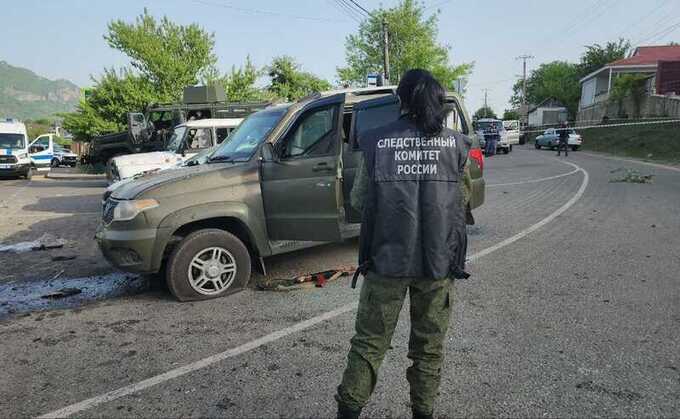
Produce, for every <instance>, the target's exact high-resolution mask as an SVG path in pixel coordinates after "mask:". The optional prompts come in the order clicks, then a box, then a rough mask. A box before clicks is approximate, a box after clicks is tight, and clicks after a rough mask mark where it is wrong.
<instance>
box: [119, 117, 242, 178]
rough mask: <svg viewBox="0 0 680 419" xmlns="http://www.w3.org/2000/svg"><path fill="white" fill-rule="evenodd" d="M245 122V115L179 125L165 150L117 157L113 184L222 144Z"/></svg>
mask: <svg viewBox="0 0 680 419" xmlns="http://www.w3.org/2000/svg"><path fill="white" fill-rule="evenodd" d="M241 121H243V118H219V119H218V118H215V119H200V120H196V121H188V122H185V123H183V124H180V125H177V126H176V127H175V130H174V132H173V134H172V136H171V137H170V139H169V140H168V143H167V145H166V147H165V151H152V152H149V153H137V154H127V155H124V156H118V157H114V158H112V159H111V160H110V161H109V164H108V165H107V167H106V177H107V179H108V180H109V183H116V182H119V181H121V180H124V179H129V178H131V177H133V176H135V175H138V174H141V173H146V172H151V171H156V170H162V169H166V168H169V167H173V166H176V165H178V164H179V163H181V162H183V161H186V160H188V159H190V158H191V157H193V156H195V155H196V154H198V153H199V152H201V151H203V150H206V149H209V148H212V147H214V146H216V145H218V144H220V143H222V141H224V140H225V139H226V138H227V137H228V136H229V135H230V134H231V132H232V131H233V130H234V129H236V127H237V126H238V125H239V124H240V123H241Z"/></svg>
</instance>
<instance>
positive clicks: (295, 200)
mask: <svg viewBox="0 0 680 419" xmlns="http://www.w3.org/2000/svg"><path fill="white" fill-rule="evenodd" d="M447 100H448V101H449V103H450V105H451V112H450V114H449V117H448V118H447V126H449V127H451V128H454V129H457V130H459V131H461V132H463V133H465V134H468V135H470V136H471V137H472V138H473V151H472V152H471V153H470V162H469V165H468V167H469V170H470V175H471V176H470V178H471V179H472V181H471V184H470V185H468V187H469V188H471V192H472V194H471V200H470V204H471V207H472V208H475V207H478V206H479V205H481V204H482V203H483V202H484V179H483V177H482V165H483V161H482V157H481V152H480V151H479V142H478V140H477V139H476V138H475V137H474V135H472V132H471V123H470V119H469V116H468V114H467V113H466V112H465V109H464V108H463V104H462V101H461V99H460V98H459V97H458V96H457V95H455V94H453V93H451V94H449V95H448V96H447ZM398 114H399V105H398V101H397V99H396V96H395V94H394V88H393V87H380V88H371V89H356V90H347V91H341V92H329V93H324V94H316V95H313V96H310V97H307V98H304V99H302V100H300V101H298V102H296V103H294V104H285V105H276V106H271V107H269V108H266V109H264V110H261V111H259V112H257V113H254V114H252V115H251V116H249V117H248V118H247V119H246V120H245V121H244V122H243V123H242V124H241V125H240V126H239V127H238V128H237V129H236V131H234V132H233V133H232V134H231V135H230V137H229V138H228V140H226V141H224V143H222V144H221V145H220V146H219V148H217V149H216V150H215V151H214V152H213V153H212V155H211V156H210V157H209V159H208V161H207V162H206V163H205V164H201V165H195V166H193V167H186V168H182V169H177V170H168V171H164V172H159V173H156V174H151V175H147V176H144V177H141V178H139V179H136V180H134V181H132V182H130V183H128V184H125V185H122V186H121V187H120V188H118V189H116V190H115V191H114V192H113V193H112V194H111V195H110V196H109V197H108V198H107V199H106V201H105V202H104V208H103V216H102V222H101V224H100V225H99V227H98V229H97V233H96V238H97V241H98V243H99V246H100V248H101V250H102V252H103V254H104V256H105V257H106V258H107V259H108V260H109V261H110V262H111V263H112V264H113V265H115V266H117V267H119V268H120V269H122V270H125V271H130V272H139V273H155V272H160V271H162V270H165V272H166V278H167V283H168V286H169V288H170V290H171V292H172V293H173V294H174V295H175V296H176V297H177V298H178V299H179V300H182V301H186V300H199V299H207V298H214V297H218V296H223V295H226V294H229V293H232V292H234V291H237V290H240V289H242V288H244V287H245V286H246V285H247V283H248V280H249V279H250V274H251V267H252V266H257V267H259V268H260V269H261V270H262V271H263V272H264V259H263V258H265V257H267V256H271V255H275V254H279V253H284V252H290V251H293V250H298V249H302V248H305V247H309V246H314V245H317V244H322V243H325V242H332V241H340V240H344V239H346V238H350V237H354V236H357V235H358V233H359V224H357V223H358V222H359V221H360V217H359V214H358V213H357V212H356V211H354V210H353V209H352V208H351V207H350V204H349V203H350V199H349V193H350V190H351V189H352V182H353V180H354V173H355V170H356V167H357V165H358V163H359V159H360V151H359V147H358V144H357V142H356V139H357V137H358V136H359V135H360V133H361V132H363V131H364V130H367V129H371V128H374V127H377V126H380V125H384V124H385V123H387V122H390V121H392V120H394V119H395V118H397V117H398Z"/></svg>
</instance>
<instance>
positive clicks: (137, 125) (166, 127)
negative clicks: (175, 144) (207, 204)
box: [81, 86, 270, 164]
mask: <svg viewBox="0 0 680 419" xmlns="http://www.w3.org/2000/svg"><path fill="white" fill-rule="evenodd" d="M268 105H270V103H269V102H255V103H229V102H227V100H226V94H225V93H224V89H222V88H221V87H218V86H191V87H186V88H184V94H183V98H182V102H180V103H167V104H157V105H153V106H150V107H149V108H147V109H146V111H145V112H143V113H142V112H130V113H128V115H127V122H128V124H127V131H124V132H119V133H115V134H107V135H102V136H99V137H95V138H93V139H92V140H91V141H90V144H89V147H88V150H87V152H86V153H85V154H84V155H83V156H82V157H81V161H82V162H83V163H89V164H97V163H101V164H110V161H111V159H112V158H113V157H116V156H120V155H125V154H135V153H146V152H152V151H162V150H165V147H166V145H167V142H168V140H169V139H170V137H171V136H172V134H173V132H174V128H175V127H176V126H177V125H180V124H182V123H184V122H185V121H192V120H198V119H205V118H245V117H246V116H248V115H250V114H251V113H253V112H256V111H258V110H261V109H264V108H265V107H267V106H268Z"/></svg>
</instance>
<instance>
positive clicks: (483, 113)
mask: <svg viewBox="0 0 680 419" xmlns="http://www.w3.org/2000/svg"><path fill="white" fill-rule="evenodd" d="M473 118H474V119H480V118H492V119H498V116H496V112H494V111H493V109H491V107H490V106H482V107H481V108H479V109H477V112H475V114H474V115H473Z"/></svg>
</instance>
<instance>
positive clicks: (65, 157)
mask: <svg viewBox="0 0 680 419" xmlns="http://www.w3.org/2000/svg"><path fill="white" fill-rule="evenodd" d="M56 136H57V135H56V134H42V135H39V136H38V137H37V138H36V139H35V140H33V142H32V143H31V145H30V146H29V147H28V151H29V153H30V155H31V161H32V162H33V165H34V166H35V167H37V168H38V170H49V168H50V167H59V166H71V167H75V165H76V162H77V161H78V156H77V155H76V154H74V153H72V152H71V151H70V150H67V149H66V148H64V147H63V146H62V145H60V144H59V143H57V142H56V141H55V139H56Z"/></svg>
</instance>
